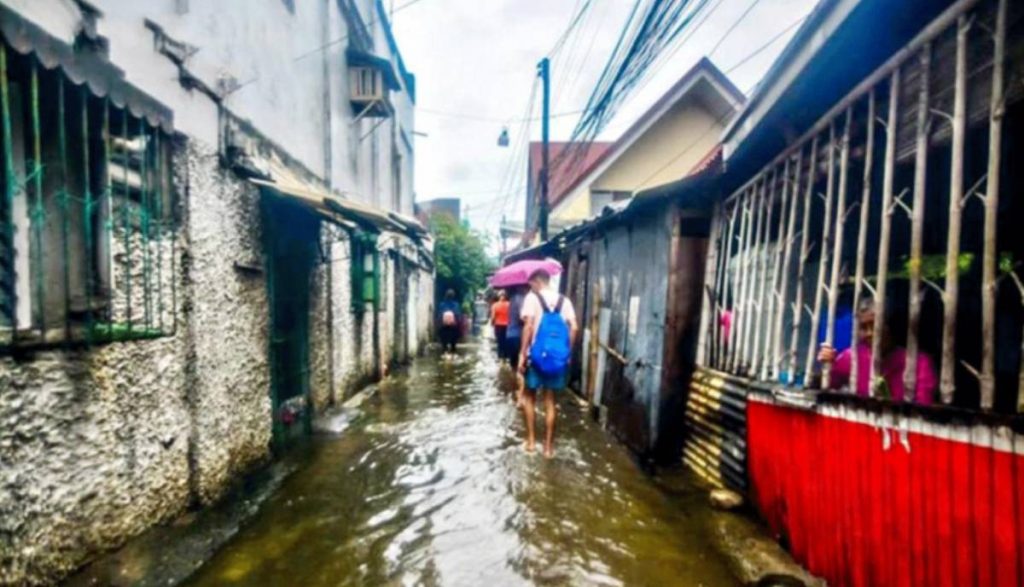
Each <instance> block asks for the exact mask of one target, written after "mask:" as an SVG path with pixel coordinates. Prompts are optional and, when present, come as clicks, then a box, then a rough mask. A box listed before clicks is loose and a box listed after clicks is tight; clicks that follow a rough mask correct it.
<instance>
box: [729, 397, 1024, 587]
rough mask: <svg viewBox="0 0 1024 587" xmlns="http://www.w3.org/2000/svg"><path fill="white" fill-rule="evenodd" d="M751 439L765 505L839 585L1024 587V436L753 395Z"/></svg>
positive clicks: (796, 546) (782, 535)
mask: <svg viewBox="0 0 1024 587" xmlns="http://www.w3.org/2000/svg"><path fill="white" fill-rule="evenodd" d="M901 430H902V432H901ZM747 441H748V455H747V459H748V460H747V467H748V475H749V479H750V493H751V497H752V499H753V501H754V503H755V505H756V507H757V508H758V509H759V510H760V512H761V514H762V515H763V517H764V519H765V520H766V522H767V523H768V525H769V527H770V528H771V530H772V531H773V532H774V533H775V534H776V535H777V537H778V538H779V539H780V540H781V541H783V543H784V544H788V545H789V548H790V550H791V552H792V553H793V555H794V557H795V558H796V559H797V560H798V561H800V562H801V563H802V564H803V565H805V566H806V567H807V568H808V570H810V571H811V572H812V573H814V574H816V575H818V576H821V577H823V578H825V579H826V580H827V581H828V583H829V585H840V586H846V585H857V586H859V585H864V586H868V587H884V586H889V585H898V586H904V585H905V586H918V585H927V586H933V585H934V586H947V585H948V586H950V587H954V586H955V587H965V586H970V585H976V586H979V587H988V586H990V585H998V586H1003V585H1005V586H1015V587H1019V586H1022V585H1024V436H1021V435H1015V434H1014V433H1013V432H1011V431H1010V430H1009V429H1007V428H1005V427H998V428H990V427H987V426H983V425H975V426H973V427H970V426H966V425H950V424H937V423H931V422H926V421H924V420H923V419H921V418H920V417H916V416H915V417H897V416H894V415H892V414H886V413H878V412H871V411H866V410H860V409H855V408H852V407H830V408H823V407H818V408H817V409H816V410H814V411H811V410H800V409H796V408H791V407H784V406H780V405H776V404H773V403H771V400H769V399H762V398H760V397H759V396H756V395H752V396H751V399H750V401H749V403H748V408H747Z"/></svg>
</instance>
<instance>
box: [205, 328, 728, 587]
mask: <svg viewBox="0 0 1024 587" xmlns="http://www.w3.org/2000/svg"><path fill="white" fill-rule="evenodd" d="M459 353H460V354H459V356H458V357H457V358H455V359H452V360H439V359H438V358H436V357H425V358H421V359H419V360H418V361H416V362H415V363H414V364H413V365H412V366H411V367H410V368H409V370H408V371H407V372H406V373H403V374H400V375H397V376H394V377H392V378H391V379H390V380H389V381H388V382H387V383H385V384H383V385H381V386H380V388H379V390H378V392H377V393H376V394H374V395H372V396H370V397H369V398H368V399H366V400H365V401H364V402H363V403H362V404H361V406H360V407H359V408H358V413H357V414H356V415H355V417H351V416H352V414H351V413H350V414H346V415H345V417H344V418H343V420H344V421H346V422H348V424H347V428H346V429H345V430H344V432H343V433H341V434H338V435H332V436H322V437H320V438H319V439H318V440H317V441H316V442H314V443H313V444H312V446H311V448H310V449H309V450H310V454H309V455H308V458H307V460H306V462H304V463H303V464H302V466H301V468H300V470H299V471H298V472H296V473H295V474H293V475H292V476H291V477H289V478H288V479H287V480H286V481H285V482H284V483H283V484H282V485H281V487H280V489H279V490H278V491H277V492H276V493H275V494H274V495H273V496H272V497H270V498H269V499H268V500H267V501H266V503H265V504H264V505H263V507H262V509H261V510H260V512H259V513H258V514H256V515H255V517H254V518H253V519H252V520H251V521H250V522H249V523H248V524H246V525H245V526H244V527H243V528H242V529H241V530H240V531H239V532H238V534H237V535H236V536H235V537H234V538H233V539H232V540H231V541H230V542H228V543H227V545H226V546H225V547H224V548H222V549H221V550H220V551H218V552H217V553H216V554H215V555H214V556H213V558H212V559H211V560H210V561H208V562H207V563H206V564H205V565H204V566H202V567H201V568H200V569H199V571H198V572H197V573H196V574H195V575H193V576H192V577H191V579H190V580H189V581H186V584H187V585H302V586H315V585H484V586H487V587H497V586H504V585H531V584H532V585H685V586H691V585H692V586H698V585H705V586H720V585H736V584H737V583H736V580H735V579H734V578H733V577H732V576H731V575H730V573H729V570H728V568H727V567H726V566H725V563H724V562H723V561H722V560H721V559H720V558H719V557H718V555H717V554H716V553H715V552H714V551H713V550H712V548H711V546H710V545H709V543H708V541H707V540H706V538H705V536H706V534H705V527H706V524H705V523H704V519H705V515H706V511H705V510H704V508H705V506H704V501H705V498H704V494H703V493H702V492H699V491H697V490H693V491H683V492H682V493H683V495H680V494H679V493H678V492H673V493H671V494H669V493H666V492H665V491H663V490H662V489H660V488H659V486H658V485H657V484H655V483H654V482H653V481H652V479H651V478H649V477H647V476H646V475H644V474H643V472H641V471H640V470H639V469H638V468H637V466H636V465H635V464H634V463H633V461H632V460H631V459H630V457H629V456H628V455H627V453H626V452H625V449H623V448H621V447H620V446H618V445H617V444H615V443H614V442H612V441H610V440H609V436H608V435H607V434H606V433H605V432H603V431H602V430H600V428H599V427H598V426H597V425H596V424H595V423H594V422H592V421H591V420H590V418H589V417H588V416H587V415H586V413H585V410H583V409H581V408H580V407H579V405H578V403H577V401H576V400H575V399H574V398H573V396H571V395H564V396H563V397H562V398H561V409H560V415H559V419H558V428H557V436H556V446H555V450H556V454H555V457H554V458H553V459H551V460H546V459H544V457H542V456H541V455H540V454H539V451H538V452H537V453H534V454H528V453H526V452H525V451H524V450H523V448H522V439H523V423H522V419H521V417H520V416H519V413H518V412H517V411H516V409H515V407H514V405H513V402H512V400H511V399H510V396H509V394H508V393H507V392H506V391H503V387H504V388H507V385H508V379H509V374H508V372H507V371H500V370H499V369H498V366H497V364H496V362H495V361H494V359H493V358H492V357H491V355H490V353H489V352H488V351H487V350H486V349H484V348H481V347H480V346H479V345H466V346H464V347H461V348H460V350H459ZM503 384H504V385H503ZM538 424H539V426H540V428H539V432H538V433H541V432H542V431H543V420H542V416H541V415H540V414H538ZM538 448H539V447H538Z"/></svg>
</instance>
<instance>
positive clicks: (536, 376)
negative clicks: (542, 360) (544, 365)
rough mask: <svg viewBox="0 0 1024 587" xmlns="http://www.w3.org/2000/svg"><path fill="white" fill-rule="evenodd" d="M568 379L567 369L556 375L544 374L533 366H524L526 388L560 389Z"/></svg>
mask: <svg viewBox="0 0 1024 587" xmlns="http://www.w3.org/2000/svg"><path fill="white" fill-rule="evenodd" d="M568 379H569V370H568V369H566V370H565V371H562V372H561V373H558V374H556V375H545V374H543V373H541V372H540V371H537V370H536V369H534V368H533V366H532V365H531V366H529V367H527V368H526V389H529V390H537V389H550V390H551V391H562V390H563V389H565V386H566V383H567V380H568Z"/></svg>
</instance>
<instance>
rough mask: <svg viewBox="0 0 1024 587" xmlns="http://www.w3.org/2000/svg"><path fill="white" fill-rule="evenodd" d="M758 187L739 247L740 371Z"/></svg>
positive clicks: (739, 368) (739, 369)
mask: <svg viewBox="0 0 1024 587" xmlns="http://www.w3.org/2000/svg"><path fill="white" fill-rule="evenodd" d="M757 202H758V187H757V186H756V185H755V186H754V187H753V188H752V189H751V192H750V194H749V195H748V197H747V202H746V204H747V205H746V209H745V215H746V220H747V225H746V230H745V233H744V235H743V247H742V248H741V249H740V259H739V271H740V297H739V300H737V310H738V312H737V318H738V320H737V322H736V329H737V333H736V357H735V364H734V365H733V370H734V371H735V372H737V373H742V372H744V371H745V370H746V360H747V337H746V332H747V324H748V323H749V322H750V286H751V285H752V280H753V275H752V268H751V262H750V258H751V256H752V255H751V251H752V250H753V248H754V237H755V235H756V232H755V230H754V226H755V223H754V220H755V218H754V215H755V214H756V213H757Z"/></svg>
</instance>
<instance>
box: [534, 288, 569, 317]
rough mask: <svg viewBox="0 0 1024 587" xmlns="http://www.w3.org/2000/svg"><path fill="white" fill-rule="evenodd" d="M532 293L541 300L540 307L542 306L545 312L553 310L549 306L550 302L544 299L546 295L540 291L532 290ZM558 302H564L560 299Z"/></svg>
mask: <svg viewBox="0 0 1024 587" xmlns="http://www.w3.org/2000/svg"><path fill="white" fill-rule="evenodd" d="M531 293H533V295H535V296H537V300H538V301H539V302H540V307H541V309H542V310H544V313H545V314H547V313H549V312H551V308H548V303H547V302H545V301H544V296H542V295H540V293H539V292H531ZM558 303H559V304H561V303H562V302H561V301H559V302H558Z"/></svg>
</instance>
